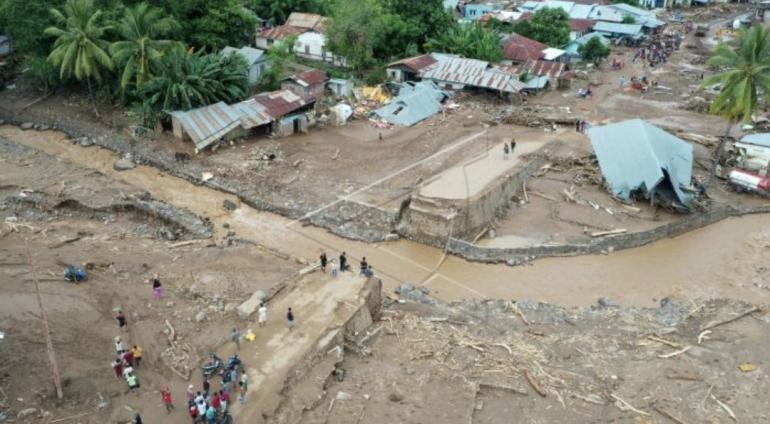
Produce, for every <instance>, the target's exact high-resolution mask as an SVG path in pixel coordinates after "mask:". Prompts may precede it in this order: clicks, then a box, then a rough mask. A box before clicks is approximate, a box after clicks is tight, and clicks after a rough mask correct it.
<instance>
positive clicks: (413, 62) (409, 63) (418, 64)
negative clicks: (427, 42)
mask: <svg viewBox="0 0 770 424" xmlns="http://www.w3.org/2000/svg"><path fill="white" fill-rule="evenodd" d="M436 62H437V60H436V58H434V57H433V55H430V54H424V55H421V56H415V57H409V58H406V59H401V60H399V61H398V62H393V63H391V64H389V65H388V67H394V66H399V65H402V66H406V67H407V68H409V69H410V70H412V71H414V72H420V71H421V70H423V69H425V68H427V67H428V66H430V65H433V64H434V63H436Z"/></svg>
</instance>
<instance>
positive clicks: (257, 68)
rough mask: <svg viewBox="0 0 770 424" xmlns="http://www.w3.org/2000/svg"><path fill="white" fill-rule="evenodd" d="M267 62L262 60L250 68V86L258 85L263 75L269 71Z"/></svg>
mask: <svg viewBox="0 0 770 424" xmlns="http://www.w3.org/2000/svg"><path fill="white" fill-rule="evenodd" d="M267 67H268V63H267V60H260V61H258V62H256V63H252V64H251V66H249V84H256V83H257V82H259V80H260V78H262V74H264V73H265V71H266V70H267Z"/></svg>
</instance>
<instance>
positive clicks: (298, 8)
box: [250, 0, 329, 25]
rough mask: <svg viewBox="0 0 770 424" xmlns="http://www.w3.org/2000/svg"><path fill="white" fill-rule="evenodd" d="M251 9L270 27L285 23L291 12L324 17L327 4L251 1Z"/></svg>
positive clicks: (312, 0) (318, 0)
mask: <svg viewBox="0 0 770 424" xmlns="http://www.w3.org/2000/svg"><path fill="white" fill-rule="evenodd" d="M250 6H251V9H252V10H254V12H255V13H256V14H257V16H259V17H260V18H261V19H266V20H267V21H268V22H270V23H271V24H272V25H281V24H283V23H284V22H286V18H288V17H289V14H291V12H305V13H317V14H319V15H326V14H327V13H328V12H329V11H328V2H326V1H325V0H252V1H251V4H250Z"/></svg>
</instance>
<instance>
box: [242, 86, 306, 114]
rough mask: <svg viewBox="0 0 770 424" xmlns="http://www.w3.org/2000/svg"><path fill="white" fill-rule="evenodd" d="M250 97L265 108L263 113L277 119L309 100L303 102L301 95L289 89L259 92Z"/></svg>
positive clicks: (302, 105)
mask: <svg viewBox="0 0 770 424" xmlns="http://www.w3.org/2000/svg"><path fill="white" fill-rule="evenodd" d="M252 99H253V100H254V101H255V102H257V103H259V104H261V105H262V106H263V107H264V108H265V110H264V111H265V113H266V114H267V115H269V116H270V117H272V118H273V119H279V118H281V117H283V116H285V115H287V114H289V113H291V112H294V111H295V110H297V109H301V108H302V107H304V106H307V105H308V104H310V102H305V101H304V100H303V99H302V97H300V96H298V95H296V94H294V93H292V92H291V91H289V90H278V91H271V92H269V93H261V94H257V95H256V96H254V97H252Z"/></svg>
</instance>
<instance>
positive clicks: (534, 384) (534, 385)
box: [524, 370, 547, 397]
mask: <svg viewBox="0 0 770 424" xmlns="http://www.w3.org/2000/svg"><path fill="white" fill-rule="evenodd" d="M524 376H525V377H526V378H527V382H529V385H530V386H532V388H533V389H535V391H536V392H537V394H539V395H540V396H542V397H546V394H547V393H546V391H545V389H544V388H543V386H542V385H541V384H540V382H539V381H537V380H536V379H535V376H534V375H532V373H531V372H530V371H529V370H524Z"/></svg>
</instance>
